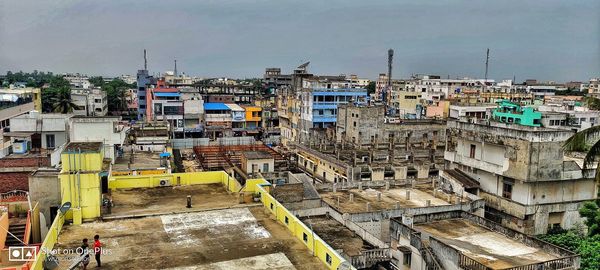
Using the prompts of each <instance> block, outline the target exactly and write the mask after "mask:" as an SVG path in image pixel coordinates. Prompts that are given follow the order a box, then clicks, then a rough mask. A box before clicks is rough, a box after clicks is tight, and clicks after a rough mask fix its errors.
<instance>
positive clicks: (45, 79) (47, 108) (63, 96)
mask: <svg viewBox="0 0 600 270" xmlns="http://www.w3.org/2000/svg"><path fill="white" fill-rule="evenodd" d="M89 81H90V83H91V84H93V85H94V86H96V87H100V88H101V89H102V90H103V91H105V92H106V97H107V103H108V111H109V113H112V114H121V112H123V111H127V98H126V97H127V89H130V88H135V87H136V86H135V84H128V83H126V82H124V81H123V80H121V79H114V80H112V81H110V82H104V79H103V78H102V77H91V78H90V79H89ZM15 83H25V86H27V87H37V88H42V87H44V86H46V87H44V88H43V89H42V111H43V112H46V113H48V112H58V113H69V112H72V111H73V109H74V108H75V104H73V102H72V99H71V86H70V84H69V82H68V81H67V80H65V79H64V78H63V76H62V75H54V74H53V73H52V72H39V71H37V70H34V71H33V72H31V73H28V72H23V71H19V72H14V73H13V72H11V71H8V72H7V73H6V76H4V78H2V81H1V82H0V85H2V86H3V87H8V86H9V85H11V84H15Z"/></svg>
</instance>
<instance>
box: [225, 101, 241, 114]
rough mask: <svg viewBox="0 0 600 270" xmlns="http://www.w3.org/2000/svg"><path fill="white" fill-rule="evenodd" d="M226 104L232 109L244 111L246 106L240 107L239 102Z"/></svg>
mask: <svg viewBox="0 0 600 270" xmlns="http://www.w3.org/2000/svg"><path fill="white" fill-rule="evenodd" d="M225 106H227V107H229V108H230V109H231V110H232V111H234V112H243V111H244V108H242V107H240V105H237V104H234V103H232V104H225Z"/></svg>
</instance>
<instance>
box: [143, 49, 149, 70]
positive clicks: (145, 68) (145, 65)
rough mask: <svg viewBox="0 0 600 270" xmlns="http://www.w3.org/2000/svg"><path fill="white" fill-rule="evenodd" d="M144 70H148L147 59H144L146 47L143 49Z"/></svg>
mask: <svg viewBox="0 0 600 270" xmlns="http://www.w3.org/2000/svg"><path fill="white" fill-rule="evenodd" d="M144 70H148V60H147V59H146V49H144Z"/></svg>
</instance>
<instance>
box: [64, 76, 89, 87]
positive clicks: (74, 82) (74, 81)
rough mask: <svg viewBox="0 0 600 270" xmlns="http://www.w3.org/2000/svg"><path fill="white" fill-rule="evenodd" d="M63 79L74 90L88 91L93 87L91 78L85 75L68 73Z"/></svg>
mask: <svg viewBox="0 0 600 270" xmlns="http://www.w3.org/2000/svg"><path fill="white" fill-rule="evenodd" d="M63 79H65V80H67V81H68V82H69V84H70V85H71V87H73V88H82V89H88V88H90V87H91V86H92V84H91V83H90V81H89V77H88V76H87V75H84V74H79V73H74V74H71V73H67V74H64V75H63Z"/></svg>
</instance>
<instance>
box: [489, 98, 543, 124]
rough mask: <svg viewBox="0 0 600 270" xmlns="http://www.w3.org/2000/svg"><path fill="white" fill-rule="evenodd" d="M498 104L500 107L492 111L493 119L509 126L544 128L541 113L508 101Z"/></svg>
mask: <svg viewBox="0 0 600 270" xmlns="http://www.w3.org/2000/svg"><path fill="white" fill-rule="evenodd" d="M496 103H497V104H498V107H497V108H496V109H494V110H493V111H492V119H494V120H496V121H498V122H502V123H507V124H519V125H523V126H530V127H541V126H542V113H541V112H536V111H535V110H534V109H533V108H530V107H522V106H521V105H519V104H517V103H514V102H510V101H508V100H500V101H497V102H496Z"/></svg>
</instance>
